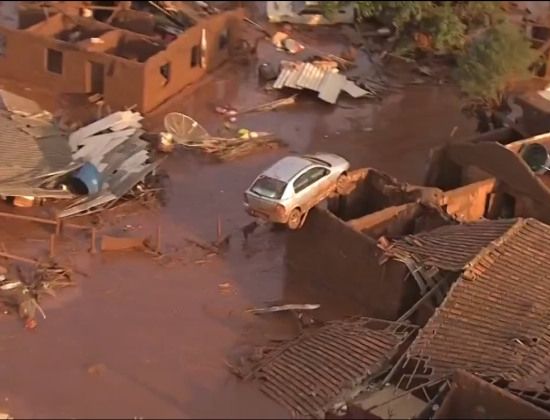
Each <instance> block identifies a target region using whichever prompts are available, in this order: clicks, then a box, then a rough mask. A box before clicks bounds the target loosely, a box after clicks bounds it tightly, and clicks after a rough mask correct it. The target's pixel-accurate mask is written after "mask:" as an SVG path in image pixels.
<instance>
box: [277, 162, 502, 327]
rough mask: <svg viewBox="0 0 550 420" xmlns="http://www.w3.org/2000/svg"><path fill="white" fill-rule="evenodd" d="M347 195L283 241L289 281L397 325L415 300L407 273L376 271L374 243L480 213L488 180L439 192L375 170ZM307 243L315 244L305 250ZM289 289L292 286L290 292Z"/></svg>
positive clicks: (382, 267) (379, 267)
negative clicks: (312, 285)
mask: <svg viewBox="0 0 550 420" xmlns="http://www.w3.org/2000/svg"><path fill="white" fill-rule="evenodd" d="M355 176H358V178H359V179H358V180H357V183H356V184H355V187H354V188H353V190H352V191H351V192H350V193H349V194H348V195H346V196H340V197H338V198H335V199H331V200H329V203H328V208H326V209H324V208H319V207H317V208H314V209H312V211H310V213H309V215H308V219H307V221H306V223H305V225H304V227H303V228H302V229H300V230H299V231H297V232H294V233H293V234H292V235H290V236H289V238H288V242H287V259H286V261H287V262H288V272H289V276H288V277H289V278H299V279H301V281H303V280H304V279H312V280H311V281H312V282H313V281H314V282H315V283H316V284H317V285H319V283H321V284H322V285H323V286H324V287H325V288H327V289H329V290H331V292H332V295H333V296H334V298H335V299H337V298H338V297H341V298H342V299H341V300H347V301H348V302H349V303H348V306H350V307H351V306H352V305H353V306H355V307H357V308H360V311H361V312H360V313H362V314H363V315H365V316H369V317H373V318H383V319H388V320H397V319H398V318H399V316H400V315H401V314H402V313H403V312H404V311H406V310H407V309H408V308H409V307H410V306H411V305H412V304H413V303H414V302H415V301H416V300H418V298H419V290H418V287H417V286H415V284H414V282H409V281H404V279H406V278H407V277H408V276H409V274H408V270H407V267H406V266H405V265H403V264H401V263H399V262H396V261H387V262H386V263H385V264H382V258H383V252H382V249H381V248H380V246H379V238H381V237H386V238H389V239H391V238H396V237H400V236H403V235H408V234H414V233H418V232H422V231H425V230H430V229H433V228H436V227H439V226H443V225H447V224H450V223H453V221H454V220H455V219H458V220H465V221H472V220H478V219H479V218H480V217H483V215H484V214H485V207H486V201H487V197H488V194H489V193H490V192H491V191H492V190H493V188H494V184H495V183H494V180H491V179H489V180H482V181H479V182H477V183H475V184H472V185H468V186H465V187H461V188H458V189H456V190H452V191H447V192H444V191H442V190H441V189H438V188H426V187H421V186H413V185H407V184H403V183H400V182H399V181H397V180H396V179H394V178H392V177H390V176H388V175H386V174H383V173H381V172H379V171H376V170H374V169H367V170H360V171H358V173H357V174H356V175H355ZM312 244H319V245H316V246H311V245H312ZM289 287H291V286H289Z"/></svg>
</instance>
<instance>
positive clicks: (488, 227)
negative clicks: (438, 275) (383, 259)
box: [386, 219, 517, 271]
mask: <svg viewBox="0 0 550 420" xmlns="http://www.w3.org/2000/svg"><path fill="white" fill-rule="evenodd" d="M515 223H517V220H516V219H506V220H482V221H477V222H472V223H463V224H457V225H448V226H442V227H440V228H436V229H433V230H430V231H427V232H422V233H419V234H416V235H410V236H405V237H404V238H402V239H399V240H397V241H395V242H393V243H392V244H391V246H390V247H389V248H388V249H387V250H386V254H387V255H390V256H392V257H395V258H396V259H401V258H402V257H408V258H411V259H413V260H414V261H415V262H416V263H417V264H420V265H424V266H432V267H437V268H440V269H443V270H448V271H462V270H463V269H464V268H465V267H466V265H467V264H468V263H469V262H470V261H471V260H473V259H474V258H475V257H476V255H477V254H479V252H481V251H482V250H483V249H484V248H486V247H487V246H489V245H490V244H491V242H493V241H495V240H498V239H499V238H500V237H501V236H502V235H504V234H505V233H506V232H507V231H508V230H509V229H510V228H511V227H512V226H514V224H515Z"/></svg>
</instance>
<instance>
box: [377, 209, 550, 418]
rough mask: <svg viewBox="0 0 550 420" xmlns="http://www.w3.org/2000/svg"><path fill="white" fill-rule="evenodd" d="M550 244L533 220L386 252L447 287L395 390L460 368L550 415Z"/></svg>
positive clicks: (456, 229)
mask: <svg viewBox="0 0 550 420" xmlns="http://www.w3.org/2000/svg"><path fill="white" fill-rule="evenodd" d="M549 238H550V226H548V225H545V224H544V223H542V222H539V221H537V220H535V219H513V220H501V221H491V220H485V221H479V222H475V223H472V224H464V225H455V226H446V227H443V228H438V229H434V230H433V231H431V232H425V233H422V234H420V235H413V236H409V237H405V238H402V239H399V240H397V241H395V242H393V243H392V244H391V245H390V246H389V247H387V248H386V255H388V256H389V257H390V258H394V259H397V260H400V261H405V259H409V260H411V261H414V265H411V266H410V270H411V272H413V271H415V270H416V272H419V271H420V272H421V271H423V270H424V271H425V272H430V273H431V276H432V279H434V276H435V275H436V274H438V273H439V274H440V275H442V274H443V273H446V275H448V276H451V277H450V278H451V283H452V285H451V286H450V289H449V291H448V293H447V294H446V296H445V298H444V299H443V301H442V302H441V304H440V305H439V306H438V307H437V308H434V309H435V310H434V312H433V315H432V316H430V317H429V319H428V320H427V322H426V323H425V325H424V327H423V328H422V329H421V330H420V331H419V333H418V336H417V337H416V338H415V340H414V341H413V343H412V344H411V345H410V347H409V348H408V350H407V351H406V353H405V354H404V357H403V358H402V364H399V367H400V368H401V369H397V370H396V372H397V374H396V376H398V377H399V379H398V381H397V382H398V386H399V387H404V388H408V387H411V386H413V384H416V385H418V383H422V382H423V381H425V382H429V381H433V380H436V379H441V378H444V377H448V376H449V375H450V374H452V373H453V372H454V371H455V370H456V369H464V370H467V371H468V372H470V373H474V374H476V375H478V376H480V377H482V378H485V379H487V380H490V381H492V382H493V383H495V384H497V385H499V386H501V387H505V388H507V389H509V390H510V391H511V392H512V393H515V394H517V395H519V396H521V397H522V398H524V399H527V400H530V401H532V402H534V403H536V404H537V405H539V406H542V407H544V408H546V409H548V408H550V404H549V402H550V394H549V390H548V388H547V386H546V381H547V377H546V376H547V374H548V361H547V354H548V338H547V335H548V331H547V330H548V324H549V323H548V319H547V316H548V313H550V311H549V309H550V308H549V306H548V302H550V300H549V299H548V296H547V290H548V289H549V287H548V286H549V284H548V282H549V280H548V279H550V276H549V275H548V271H549V270H550V266H549V265H548V264H547V261H548V257H549V256H550V248H548V244H550V242H549ZM458 239H461V241H459V240H458ZM474 251H476V252H474ZM453 275H454V276H455V277H456V276H458V278H457V279H456V280H452V277H453ZM448 278H449V277H448ZM436 284H437V283H436Z"/></svg>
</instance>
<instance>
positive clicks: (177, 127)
mask: <svg viewBox="0 0 550 420" xmlns="http://www.w3.org/2000/svg"><path fill="white" fill-rule="evenodd" d="M164 128H165V129H166V131H167V132H169V133H170V134H172V136H174V141H175V142H176V143H179V144H183V145H187V146H193V143H201V140H204V139H205V138H207V137H210V134H208V131H206V129H205V128H204V127H203V126H202V125H200V124H199V123H198V122H196V121H195V120H194V119H193V118H191V117H188V116H187V115H184V114H181V113H179V112H171V113H170V114H167V115H166V116H165V117H164Z"/></svg>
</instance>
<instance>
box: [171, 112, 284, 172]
mask: <svg viewBox="0 0 550 420" xmlns="http://www.w3.org/2000/svg"><path fill="white" fill-rule="evenodd" d="M164 127H165V129H166V131H167V132H169V133H171V134H172V135H173V136H174V140H175V141H176V143H178V144H179V145H181V146H184V147H185V148H188V149H190V150H194V149H195V150H201V151H203V152H205V153H207V154H210V155H212V156H214V157H215V158H216V159H219V160H221V161H229V160H234V159H238V158H241V157H244V156H247V155H250V154H252V153H254V152H258V151H260V150H266V149H273V148H278V147H281V146H282V144H283V143H282V141H281V140H279V139H278V138H276V137H275V136H274V135H273V134H271V133H267V132H260V133H256V132H251V131H249V130H246V129H244V130H245V131H242V130H243V129H241V130H240V131H241V132H240V133H238V134H237V136H235V137H232V138H227V137H215V136H211V135H210V134H209V133H208V132H207V131H206V130H205V129H204V128H202V126H200V124H199V123H197V122H196V121H195V120H193V119H192V118H190V117H188V116H186V115H183V114H179V113H171V114H168V115H166V117H165V119H164Z"/></svg>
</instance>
